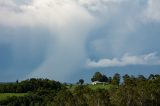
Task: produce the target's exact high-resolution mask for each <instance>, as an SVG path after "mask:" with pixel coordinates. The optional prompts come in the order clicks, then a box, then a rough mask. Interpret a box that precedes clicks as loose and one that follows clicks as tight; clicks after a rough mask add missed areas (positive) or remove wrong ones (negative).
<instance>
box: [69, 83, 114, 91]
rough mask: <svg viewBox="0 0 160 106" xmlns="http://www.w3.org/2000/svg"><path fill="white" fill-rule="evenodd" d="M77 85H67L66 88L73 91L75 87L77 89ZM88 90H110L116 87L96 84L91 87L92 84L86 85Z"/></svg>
mask: <svg viewBox="0 0 160 106" xmlns="http://www.w3.org/2000/svg"><path fill="white" fill-rule="evenodd" d="M77 86H78V85H71V86H69V85H67V88H69V89H70V90H71V91H72V90H74V88H75V87H77ZM87 86H88V87H89V88H91V89H93V90H96V89H98V88H100V89H110V88H112V87H116V86H115V85H112V84H96V85H92V84H88V85H87Z"/></svg>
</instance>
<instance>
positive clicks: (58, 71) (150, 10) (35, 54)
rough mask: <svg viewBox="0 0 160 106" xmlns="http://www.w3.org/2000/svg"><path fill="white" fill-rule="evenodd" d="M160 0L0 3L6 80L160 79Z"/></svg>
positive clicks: (1, 73) (0, 55)
mask: <svg viewBox="0 0 160 106" xmlns="http://www.w3.org/2000/svg"><path fill="white" fill-rule="evenodd" d="M159 5H160V0H0V81H15V80H17V79H18V80H22V79H26V78H31V77H42V78H50V79H55V80H59V81H63V82H65V81H67V82H76V81H78V80H79V79H80V78H83V79H85V80H86V81H89V80H90V77H91V76H92V75H93V73H94V72H96V71H100V72H102V73H104V74H106V75H107V76H111V75H113V74H114V73H120V74H122V75H124V74H130V75H131V74H132V75H138V74H143V75H145V76H147V75H149V74H150V73H153V74H155V73H157V74H160V6H159Z"/></svg>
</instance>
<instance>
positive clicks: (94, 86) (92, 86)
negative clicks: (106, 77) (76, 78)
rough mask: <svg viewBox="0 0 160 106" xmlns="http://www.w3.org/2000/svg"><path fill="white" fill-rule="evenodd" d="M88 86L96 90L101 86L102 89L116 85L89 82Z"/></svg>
mask: <svg viewBox="0 0 160 106" xmlns="http://www.w3.org/2000/svg"><path fill="white" fill-rule="evenodd" d="M88 87H89V88H91V89H93V90H96V89H98V88H100V89H110V88H112V87H114V85H112V84H96V85H92V84H89V85H88Z"/></svg>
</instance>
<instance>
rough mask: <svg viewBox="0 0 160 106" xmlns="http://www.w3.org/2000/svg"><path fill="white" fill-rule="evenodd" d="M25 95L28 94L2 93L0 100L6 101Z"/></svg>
mask: <svg viewBox="0 0 160 106" xmlns="http://www.w3.org/2000/svg"><path fill="white" fill-rule="evenodd" d="M25 95H27V93H0V100H5V99H7V98H8V97H12V96H16V97H21V96H25Z"/></svg>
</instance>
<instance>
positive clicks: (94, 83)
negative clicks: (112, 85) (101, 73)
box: [92, 81, 106, 85]
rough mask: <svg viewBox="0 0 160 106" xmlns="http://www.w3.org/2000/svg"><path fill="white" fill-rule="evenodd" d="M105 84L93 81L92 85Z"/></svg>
mask: <svg viewBox="0 0 160 106" xmlns="http://www.w3.org/2000/svg"><path fill="white" fill-rule="evenodd" d="M105 83H106V82H99V81H94V82H92V85H96V84H105Z"/></svg>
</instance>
